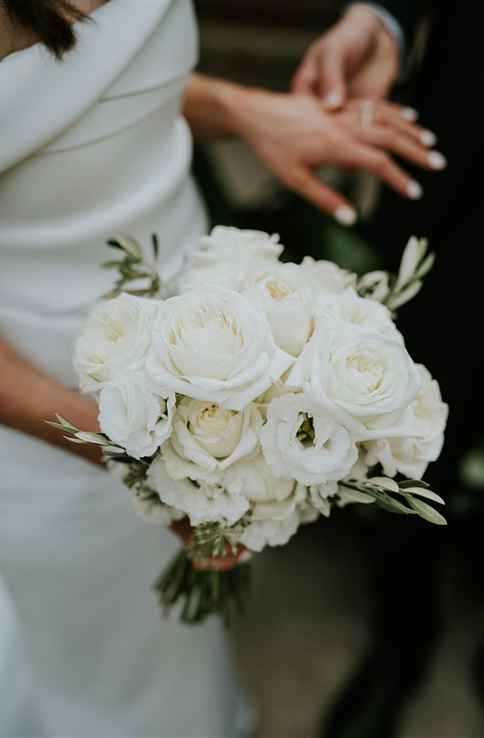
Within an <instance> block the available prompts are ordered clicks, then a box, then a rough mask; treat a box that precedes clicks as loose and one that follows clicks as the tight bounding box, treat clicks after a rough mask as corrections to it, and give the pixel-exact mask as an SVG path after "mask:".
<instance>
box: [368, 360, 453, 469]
mask: <svg viewBox="0 0 484 738" xmlns="http://www.w3.org/2000/svg"><path fill="white" fill-rule="evenodd" d="M417 368H418V371H419V374H420V377H421V381H422V387H421V389H420V391H419V393H418V394H417V397H416V399H415V400H414V402H412V404H411V405H410V407H409V408H408V410H407V411H406V413H405V414H404V415H403V418H402V419H401V421H400V423H399V425H398V428H397V429H396V430H395V429H391V430H392V433H393V434H395V433H396V434H400V435H396V437H395V436H393V435H392V437H390V438H380V439H379V440H376V441H373V442H372V443H370V444H368V454H367V457H366V463H367V464H368V465H374V464H377V463H380V464H381V465H382V467H383V471H384V473H385V474H386V475H387V476H389V477H394V476H395V475H396V474H397V473H400V474H403V475H405V476H406V477H409V478H410V479H421V478H422V477H423V475H424V474H425V471H426V469H427V466H428V464H429V463H430V462H432V461H437V459H438V458H439V456H440V452H441V451H442V446H443V444H444V431H445V426H446V423H447V417H448V412H449V409H448V406H447V405H446V404H445V403H444V402H442V395H441V393H440V388H439V385H438V383H437V382H436V381H435V379H432V376H431V374H430V372H429V371H428V370H427V369H426V368H425V367H424V366H422V365H421V364H419V365H417Z"/></svg>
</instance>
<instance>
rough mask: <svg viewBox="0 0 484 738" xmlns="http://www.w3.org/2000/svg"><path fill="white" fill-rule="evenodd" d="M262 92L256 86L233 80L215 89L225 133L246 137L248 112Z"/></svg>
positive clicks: (222, 83)
mask: <svg viewBox="0 0 484 738" xmlns="http://www.w3.org/2000/svg"><path fill="white" fill-rule="evenodd" d="M259 94H260V91H259V90H258V89H256V88H251V87H244V86H242V85H237V84H234V83H231V82H221V83H220V85H218V87H217V89H216V90H215V96H216V106H217V110H218V114H219V120H220V121H221V124H222V127H223V130H224V131H225V135H227V136H234V137H238V138H244V137H245V135H246V126H247V112H248V110H249V109H250V108H251V107H252V104H253V100H254V98H255V97H256V96H257V95H259Z"/></svg>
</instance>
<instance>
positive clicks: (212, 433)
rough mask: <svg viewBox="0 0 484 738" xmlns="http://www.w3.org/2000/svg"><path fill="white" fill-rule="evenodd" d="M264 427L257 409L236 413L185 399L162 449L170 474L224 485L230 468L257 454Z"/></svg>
mask: <svg viewBox="0 0 484 738" xmlns="http://www.w3.org/2000/svg"><path fill="white" fill-rule="evenodd" d="M261 426H262V417H261V414H260V410H259V409H258V408H257V407H256V406H255V405H249V406H248V407H247V408H245V410H242V411H240V412H237V411H235V410H226V409H225V408H223V407H220V405H214V404H213V403H210V402H204V401H201V400H190V399H188V398H183V399H182V400H181V402H180V403H179V405H178V407H177V411H176V414H175V419H174V421H173V433H172V436H171V438H170V441H169V442H168V443H167V444H166V445H165V447H164V449H163V458H164V460H165V463H166V468H167V472H168V474H169V475H170V477H173V479H182V478H184V477H189V478H190V479H195V480H205V481H210V482H221V480H222V478H223V473H224V471H225V470H226V469H227V468H228V467H229V466H231V465H232V464H234V463H235V462H237V461H239V460H240V459H243V458H245V457H249V456H252V455H253V454H254V453H256V452H257V450H258V446H259V431H260V428H261Z"/></svg>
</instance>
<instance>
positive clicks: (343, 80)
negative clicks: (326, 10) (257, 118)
mask: <svg viewBox="0 0 484 738" xmlns="http://www.w3.org/2000/svg"><path fill="white" fill-rule="evenodd" d="M399 57H400V48H399V45H398V42H397V39H396V38H395V37H394V35H393V34H392V33H391V32H390V31H389V30H388V28H387V27H386V26H385V24H384V23H383V21H382V20H381V19H380V18H379V16H378V15H377V14H376V13H375V12H374V11H373V10H372V9H371V7H369V6H365V5H364V4H363V3H362V4H357V5H354V6H353V7H351V8H350V9H349V10H348V11H347V12H346V13H345V15H344V16H343V17H342V19H341V20H340V21H339V22H338V23H337V24H336V25H335V26H334V27H333V28H332V29H331V30H330V31H329V32H328V33H326V34H325V35H324V36H322V37H321V38H320V39H318V40H317V41H316V42H315V43H314V44H313V45H312V46H310V48H309V49H308V51H307V53H306V55H305V57H304V59H303V61H302V63H301V65H300V67H299V69H298V70H297V72H296V74H295V76H294V79H293V83H292V89H293V91H294V92H296V93H298V94H305V95H315V96H317V97H318V98H320V99H321V100H323V102H324V104H325V106H326V107H327V108H328V109H329V110H337V109H339V108H341V107H342V106H343V105H344V104H345V103H346V101H347V99H349V98H354V97H358V98H366V99H370V100H381V99H383V98H385V97H386V96H387V95H388V93H389V91H390V89H391V87H392V85H393V83H394V82H395V80H396V78H397V75H398V70H399V64H400V58H399ZM408 117H409V118H412V117H413V116H412V111H410V110H409V111H408Z"/></svg>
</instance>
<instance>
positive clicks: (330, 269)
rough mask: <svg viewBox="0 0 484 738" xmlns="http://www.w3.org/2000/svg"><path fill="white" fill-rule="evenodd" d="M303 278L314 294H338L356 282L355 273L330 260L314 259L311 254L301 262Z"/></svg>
mask: <svg viewBox="0 0 484 738" xmlns="http://www.w3.org/2000/svg"><path fill="white" fill-rule="evenodd" d="M301 270H302V273H303V275H304V278H305V279H306V280H307V282H308V285H310V286H311V287H312V288H313V289H314V290H315V294H317V295H320V294H321V293H325V294H338V293H339V292H343V291H344V290H345V289H347V288H348V287H352V286H354V285H355V284H356V275H355V274H352V273H351V272H347V271H346V270H344V269H341V268H340V267H339V266H337V265H336V264H334V263H333V262H332V261H324V260H320V261H316V260H315V259H313V258H312V257H311V256H305V257H304V259H303V260H302V262H301Z"/></svg>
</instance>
